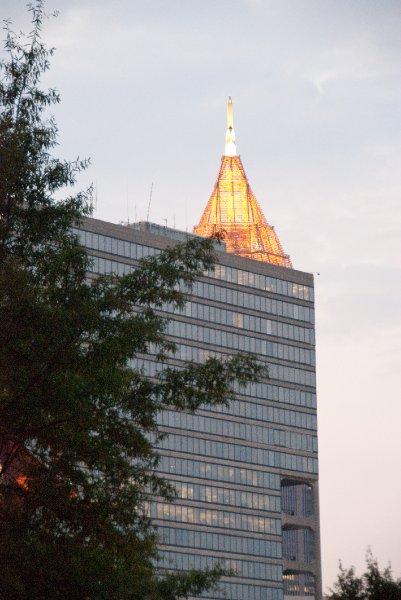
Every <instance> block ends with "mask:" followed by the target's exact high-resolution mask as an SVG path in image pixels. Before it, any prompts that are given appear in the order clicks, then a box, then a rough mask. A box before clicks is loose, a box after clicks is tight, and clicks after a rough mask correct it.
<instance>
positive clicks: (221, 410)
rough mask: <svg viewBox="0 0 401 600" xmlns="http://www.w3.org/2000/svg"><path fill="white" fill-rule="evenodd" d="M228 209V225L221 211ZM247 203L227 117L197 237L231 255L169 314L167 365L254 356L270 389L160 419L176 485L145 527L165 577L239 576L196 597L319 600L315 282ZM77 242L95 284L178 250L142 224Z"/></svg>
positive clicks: (103, 229)
mask: <svg viewBox="0 0 401 600" xmlns="http://www.w3.org/2000/svg"><path fill="white" fill-rule="evenodd" d="M230 104H231V102H230ZM230 125H231V130H230ZM225 159H229V160H225ZM223 166H224V168H223ZM241 169H242V170H241ZM230 170H231V171H230ZM230 172H231V175H230ZM220 177H221V178H223V179H221V180H220ZM227 177H228V178H230V177H232V181H231V188H232V190H233V195H232V197H230V195H229V194H227V193H226V191H227V189H228V187H229V186H227V181H228V180H227ZM224 178H225V179H224ZM244 178H245V179H244ZM219 186H220V187H219ZM241 194H242V196H241ZM230 198H231V200H232V206H233V210H234V213H235V214H236V218H237V223H236V224H235V226H234V225H233V226H231V225H232V223H231V225H230V223H228V222H227V215H228V214H229V208H227V206H228V205H227V206H226V207H224V206H223V203H224V201H226V202H229V201H231V200H230ZM253 202H256V199H255V198H254V196H253V193H252V192H251V190H250V187H249V184H248V182H247V180H246V177H245V173H244V172H243V167H242V164H241V161H240V159H239V156H237V154H236V147H235V136H234V132H233V127H232V106H230V105H229V122H228V131H227V136H226V152H225V156H223V159H222V168H221V170H220V173H219V178H218V181H217V182H216V185H215V189H214V191H213V194H212V196H211V199H210V201H209V203H208V207H207V210H206V211H205V213H204V216H203V218H202V220H201V223H200V224H199V225H198V226H197V228H196V230H197V232H198V233H201V234H203V235H207V234H209V235H214V236H215V237H217V238H218V239H220V240H221V239H224V238H225V241H226V242H227V249H228V250H230V252H231V253H230V252H226V251H225V244H224V243H223V244H222V245H220V246H218V250H219V251H218V252H217V256H218V264H217V265H216V269H215V271H214V272H209V273H205V274H204V276H202V277H200V278H199V280H197V282H196V283H195V285H194V287H193V290H192V293H191V295H190V296H189V299H188V302H187V304H186V306H185V308H184V309H183V311H182V312H175V313H172V312H169V309H168V307H167V308H166V311H165V316H166V317H168V318H169V319H171V321H170V323H169V326H168V335H169V336H170V337H171V339H172V340H173V341H174V342H175V343H176V344H177V352H176V353H175V354H174V358H172V359H171V360H170V362H171V364H174V365H176V366H177V368H179V367H180V365H182V363H183V361H188V360H193V361H195V362H203V361H205V360H206V359H207V358H208V357H210V356H217V357H222V358H224V357H228V356H230V355H232V354H233V353H236V352H239V351H241V352H252V353H254V354H256V355H257V357H258V358H259V360H260V361H262V362H263V363H265V364H267V365H268V369H269V378H268V379H265V380H263V381H261V382H260V383H258V384H250V385H248V386H247V387H246V388H245V389H241V390H237V391H238V394H237V398H236V399H235V400H234V401H233V402H232V403H231V404H230V406H229V407H228V408H225V407H207V408H204V409H203V410H199V411H198V412H197V413H196V415H191V414H187V413H184V412H183V413H178V412H175V411H166V412H164V413H163V414H162V415H161V416H160V421H159V424H160V428H161V430H163V431H165V432H166V433H168V434H169V435H168V436H166V438H165V439H164V440H163V442H162V445H161V447H160V453H161V462H160V466H159V470H160V473H161V475H163V476H164V477H166V478H167V479H169V481H171V482H173V483H174V484H175V486H176V489H177V499H176V500H175V502H173V503H169V502H163V501H162V500H155V502H154V503H153V504H152V507H151V511H152V512H151V514H152V517H153V520H154V522H155V523H156V524H157V526H158V531H159V536H160V550H161V567H162V568H166V569H173V570H174V569H184V570H187V569H193V568H195V569H199V568H205V567H211V566H213V565H214V564H216V563H220V564H223V565H224V566H226V567H227V568H228V569H232V570H233V571H234V572H235V573H234V574H233V575H232V576H231V577H225V578H223V580H222V583H221V584H220V587H219V589H218V590H217V591H214V592H210V593H207V594H205V596H204V597H206V598H210V599H212V600H216V599H220V598H226V599H227V600H283V599H284V600H285V599H287V598H288V599H290V598H298V600H301V599H303V598H304V599H305V600H306V599H307V600H311V598H315V599H316V600H321V598H322V592H321V567H320V536H319V496H318V460H317V425H316V383H315V331H314V293H313V276H312V275H311V274H308V273H303V272H301V271H297V270H295V269H293V268H291V267H292V263H291V261H290V259H289V257H288V255H285V254H284V252H283V250H282V247H281V245H280V242H279V240H278V238H277V236H276V234H275V232H274V228H272V227H271V226H270V225H269V224H268V223H267V221H266V220H263V219H264V216H263V214H262V213H261V215H262V217H263V219H262V218H261V217H259V216H258V214H259V213H258V212H257V210H256V209H255V210H253V208H252V206H249V207H248V208H247V203H251V204H252V203H253ZM238 207H242V210H243V216H242V217H241V216H240V215H239V212H238ZM257 208H258V210H260V208H259V207H258V206H257ZM252 211H253V212H252ZM246 214H247V215H248V216H249V218H250V219H251V221H252V222H251V223H250V228H251V229H252V231H251V232H250V233H249V235H247V233H246V228H245V227H244V226H243V225H244V219H245V216H244V215H246ZM213 215H214V216H213ZM252 215H256V216H252ZM213 219H215V220H214V221H213ZM224 219H226V221H225V222H224V223H223V221H224ZM201 227H204V228H205V229H204V230H200V229H199V228H201ZM263 228H265V229H263ZM77 233H78V235H79V236H80V239H81V242H82V244H83V245H84V246H85V247H86V248H87V249H88V251H89V254H90V255H91V256H92V257H93V264H92V270H93V272H94V273H116V274H124V273H127V272H130V271H131V270H132V269H135V265H136V264H137V261H138V260H140V259H141V258H143V257H145V256H149V255H152V254H155V253H158V252H160V250H162V249H163V248H166V247H167V246H168V245H171V244H172V243H175V242H176V241H177V240H178V241H179V240H182V241H184V240H185V239H186V238H187V234H185V233H183V232H179V231H176V230H172V229H168V228H165V227H161V226H158V225H154V224H152V223H137V224H134V225H128V226H124V225H114V224H112V223H106V222H102V221H99V220H96V219H86V220H85V221H84V223H83V225H82V226H81V228H80V230H78V231H77ZM247 245H248V246H247ZM249 256H254V257H255V258H256V260H253V259H252V258H249ZM272 263H273V264H272ZM281 265H282V266H281ZM137 365H138V367H141V368H143V369H144V371H145V372H146V373H147V374H148V375H149V376H154V375H155V374H156V373H157V371H158V370H159V369H160V368H161V366H160V364H159V363H157V361H156V357H152V356H150V355H147V356H144V357H143V358H138V359H137Z"/></svg>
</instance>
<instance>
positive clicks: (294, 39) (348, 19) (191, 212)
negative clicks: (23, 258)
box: [0, 0, 401, 589]
mask: <svg viewBox="0 0 401 600" xmlns="http://www.w3.org/2000/svg"><path fill="white" fill-rule="evenodd" d="M46 6H47V10H48V12H49V13H50V12H52V11H54V10H57V11H59V12H60V14H59V16H58V18H57V19H52V18H51V19H49V20H47V21H46V22H45V33H44V38H45V40H46V42H48V43H49V44H50V45H51V46H54V47H56V48H57V50H56V53H55V56H54V58H53V60H52V66H51V70H50V72H49V73H48V74H47V75H46V79H45V82H46V84H47V85H49V86H52V87H56V88H57V89H58V90H59V91H60V93H61V96H62V103H61V104H60V105H59V106H57V107H55V109H54V114H55V117H56V120H57V122H58V125H59V130H60V145H59V148H58V153H59V156H61V157H65V158H71V159H74V158H76V157H77V156H78V155H79V156H80V157H90V158H91V163H92V164H91V167H90V169H89V170H88V171H87V172H86V173H85V174H83V175H82V176H81V178H80V180H79V185H80V187H83V186H85V185H88V184H90V183H91V182H93V184H94V185H95V187H96V190H97V193H96V195H97V205H96V211H95V216H96V217H97V218H99V219H104V220H109V221H112V222H116V223H118V222H120V221H127V220H129V221H134V220H145V219H146V218H147V216H149V220H151V221H154V222H157V223H161V224H165V223H167V224H168V226H171V227H174V226H175V227H177V228H179V229H183V230H188V231H191V230H192V227H193V226H194V225H195V224H197V222H198V221H199V219H200V216H201V214H202V212H203V209H204V207H205V205H206V202H207V200H208V198H209V196H210V194H211V192H212V188H213V184H214V181H215V179H216V177H217V173H218V169H219V165H220V157H221V155H222V153H223V150H224V136H225V129H226V113H225V111H226V102H227V98H228V96H229V95H231V96H232V98H233V102H234V126H235V131H236V136H237V148H238V150H239V153H240V155H241V158H242V161H243V164H244V167H245V170H246V172H247V175H248V178H249V181H250V184H251V186H252V189H253V191H254V193H255V195H256V197H257V198H258V200H259V203H260V204H261V206H262V208H263V211H264V213H265V215H266V217H267V219H268V221H269V222H270V223H271V224H273V225H275V228H276V231H277V232H278V235H279V237H280V240H281V242H282V245H283V247H284V250H285V252H286V253H288V254H290V255H291V258H292V261H293V264H294V267H295V268H297V269H300V270H303V271H308V272H313V273H315V275H316V278H315V285H316V295H317V300H316V326H317V380H318V403H319V406H318V411H319V452H320V503H321V507H320V511H321V530H322V558H323V581H324V589H327V587H328V586H330V585H332V583H333V581H334V580H335V578H336V574H337V572H338V560H339V559H341V560H342V561H343V564H344V565H345V566H349V565H351V564H353V565H355V567H356V568H357V570H358V571H361V570H362V569H363V567H364V557H365V553H366V550H367V548H368V547H369V546H370V547H371V549H372V552H373V554H374V556H376V557H377V558H378V559H379V562H380V564H381V565H382V566H386V565H387V564H388V562H389V561H390V562H391V564H392V567H393V571H394V573H395V575H397V576H401V510H400V507H401V477H400V472H401V433H400V426H401V397H400V389H401V376H400V373H401V301H400V300H401V209H400V202H401V1H400V0H397V1H392V0H375V1H373V0H336V1H335V2H334V1H328V0H319V1H318V0H202V2H196V1H195V0H187V1H184V0H114V1H113V2H110V1H109V0H47V5H46ZM0 15H1V17H2V18H7V17H9V18H11V19H12V20H13V23H14V28H15V29H16V30H19V29H21V28H23V29H24V30H26V29H27V27H28V25H29V21H28V18H27V15H26V9H25V1H23V0H2V3H1V9H0ZM28 29H29V27H28ZM152 186H153V189H152V194H151V188H152ZM150 196H151V201H150V202H149V200H150Z"/></svg>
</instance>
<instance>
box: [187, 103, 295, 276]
mask: <svg viewBox="0 0 401 600" xmlns="http://www.w3.org/2000/svg"><path fill="white" fill-rule="evenodd" d="M194 233H195V234H197V235H201V236H203V237H214V238H217V239H219V240H224V242H225V245H226V249H227V252H231V253H232V254H236V255H237V256H242V257H244V258H252V259H254V260H260V261H262V262H268V263H271V264H273V265H278V266H280V267H288V268H292V263H291V259H290V257H289V256H288V254H285V253H284V250H283V247H282V246H281V244H280V240H279V238H278V236H277V233H276V232H275V230H274V227H272V226H271V225H270V224H269V223H268V221H267V220H266V217H265V216H264V214H263V212H262V209H261V207H260V206H259V203H258V201H257V200H256V198H255V195H254V193H253V192H252V190H251V186H250V185H249V182H248V179H247V177H246V175H245V171H244V167H243V165H242V162H241V158H240V157H239V156H238V154H237V149H236V147H235V134H234V123H233V103H232V100H231V97H230V98H229V99H228V105H227V133H226V148H225V152H224V156H222V159H221V166H220V171H219V174H218V176H217V181H216V183H215V185H214V189H213V192H212V195H211V196H210V198H209V202H208V203H207V205H206V208H205V210H204V212H203V215H202V217H201V220H200V222H199V224H198V225H197V226H196V227H194Z"/></svg>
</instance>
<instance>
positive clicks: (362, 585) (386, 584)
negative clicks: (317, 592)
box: [329, 550, 401, 600]
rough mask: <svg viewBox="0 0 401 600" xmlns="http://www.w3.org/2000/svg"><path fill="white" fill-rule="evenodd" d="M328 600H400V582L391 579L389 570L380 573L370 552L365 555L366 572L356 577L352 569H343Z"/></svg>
mask: <svg viewBox="0 0 401 600" xmlns="http://www.w3.org/2000/svg"><path fill="white" fill-rule="evenodd" d="M330 593H331V595H330V596H329V598H330V600H401V580H395V579H394V578H393V575H392V572H391V568H390V567H387V568H385V569H384V570H383V571H380V569H379V565H378V562H377V560H376V559H375V558H374V557H373V556H372V553H371V552H370V550H369V551H368V552H367V554H366V572H365V573H364V574H363V575H362V577H357V576H356V574H355V569H354V567H350V568H349V569H344V567H343V566H342V564H341V562H340V573H339V575H338V579H337V581H336V583H335V584H334V590H330Z"/></svg>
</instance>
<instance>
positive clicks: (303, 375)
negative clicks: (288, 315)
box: [149, 344, 316, 387]
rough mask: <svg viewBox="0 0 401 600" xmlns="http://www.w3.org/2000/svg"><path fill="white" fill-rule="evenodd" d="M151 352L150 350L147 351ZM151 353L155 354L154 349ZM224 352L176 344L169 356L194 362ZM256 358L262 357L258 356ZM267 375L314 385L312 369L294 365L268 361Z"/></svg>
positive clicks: (281, 379) (223, 354) (220, 355)
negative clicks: (288, 365) (173, 351)
mask: <svg viewBox="0 0 401 600" xmlns="http://www.w3.org/2000/svg"><path fill="white" fill-rule="evenodd" d="M149 353H150V354H152V351H151V350H150V351H149ZM153 354H156V349H154V352H153ZM227 354H229V353H226V352H219V351H217V350H211V349H210V350H209V349H206V348H198V347H197V346H188V345H186V344H177V349H176V351H175V353H174V354H173V355H172V356H171V358H174V359H176V360H183V361H185V362H188V361H193V362H195V363H203V362H206V361H207V359H208V358H211V357H217V358H227ZM258 358H260V359H261V358H263V357H261V356H258ZM269 376H270V378H271V379H277V380H278V381H285V382H288V383H298V384H300V385H306V386H308V387H315V386H316V375H315V373H314V372H313V371H307V370H305V369H298V368H295V367H285V366H283V365H277V364H275V363H269Z"/></svg>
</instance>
